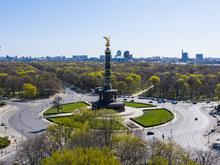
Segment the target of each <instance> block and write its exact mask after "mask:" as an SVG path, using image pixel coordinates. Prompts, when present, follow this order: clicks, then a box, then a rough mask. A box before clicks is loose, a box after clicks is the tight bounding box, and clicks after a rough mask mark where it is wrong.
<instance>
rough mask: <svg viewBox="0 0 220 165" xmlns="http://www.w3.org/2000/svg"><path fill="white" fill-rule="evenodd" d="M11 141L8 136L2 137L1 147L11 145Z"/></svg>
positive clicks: (0, 140)
mask: <svg viewBox="0 0 220 165" xmlns="http://www.w3.org/2000/svg"><path fill="white" fill-rule="evenodd" d="M10 143H11V141H10V140H8V138H7V137H0V149H2V148H5V147H7V146H9V145H10Z"/></svg>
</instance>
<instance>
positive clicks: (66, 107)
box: [43, 102, 88, 115]
mask: <svg viewBox="0 0 220 165" xmlns="http://www.w3.org/2000/svg"><path fill="white" fill-rule="evenodd" d="M87 106H88V104H86V103H85V102H74V103H67V104H63V105H62V109H60V113H71V112H73V111H74V110H76V109H79V108H85V107H87ZM52 114H57V109H56V108H53V107H52V108H49V109H48V110H46V111H45V112H44V114H43V115H52Z"/></svg>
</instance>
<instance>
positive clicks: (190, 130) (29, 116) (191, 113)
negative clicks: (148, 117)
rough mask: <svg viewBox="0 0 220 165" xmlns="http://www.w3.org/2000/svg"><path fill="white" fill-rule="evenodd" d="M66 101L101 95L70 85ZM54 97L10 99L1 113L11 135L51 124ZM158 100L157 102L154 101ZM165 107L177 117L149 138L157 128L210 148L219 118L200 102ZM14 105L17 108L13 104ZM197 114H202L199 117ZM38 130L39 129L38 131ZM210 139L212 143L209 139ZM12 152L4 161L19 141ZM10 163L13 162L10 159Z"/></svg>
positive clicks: (28, 133)
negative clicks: (48, 115) (46, 114)
mask: <svg viewBox="0 0 220 165" xmlns="http://www.w3.org/2000/svg"><path fill="white" fill-rule="evenodd" d="M61 96H62V98H63V100H64V101H63V102H64V103H68V102H73V101H87V102H91V101H94V100H96V99H97V96H92V95H86V94H78V93H75V92H73V91H71V90H68V89H66V91H65V92H64V93H62V94H61ZM52 100H53V98H49V99H41V100H36V101H27V102H18V101H9V102H8V104H9V106H11V107H9V110H8V111H5V113H3V114H4V115H0V117H1V121H4V122H5V123H7V126H8V129H7V131H8V133H10V135H16V137H15V139H16V138H17V139H18V141H22V139H25V138H30V137H31V136H34V135H37V134H38V133H40V132H41V130H44V129H46V128H47V126H48V125H49V123H48V122H45V121H44V120H42V117H41V115H40V114H41V112H42V111H43V110H44V109H47V108H49V107H51V101H52ZM135 100H136V101H140V102H147V100H142V99H135ZM154 104H157V103H156V102H154ZM159 106H161V107H165V108H167V109H169V110H171V111H173V112H174V113H175V114H176V118H175V119H174V120H173V121H172V122H170V123H168V124H165V125H162V126H158V127H154V128H150V129H145V130H144V131H145V134H146V135H145V136H144V138H145V139H146V140H149V139H151V138H152V137H153V136H148V135H147V132H148V131H153V132H154V133H155V134H154V137H157V138H159V139H161V140H163V139H162V135H164V137H165V138H164V140H167V139H168V137H171V138H173V139H174V140H175V141H176V143H177V144H179V145H181V146H182V147H184V148H186V149H189V148H193V149H204V150H206V149H208V148H209V147H210V144H211V142H212V141H214V139H215V138H216V136H218V134H216V135H215V136H213V137H208V136H204V135H205V134H207V133H208V131H210V130H211V129H212V128H214V127H215V125H216V119H214V118H213V117H211V116H210V115H209V114H208V113H209V112H208V111H204V110H202V106H203V104H201V103H199V104H196V105H192V104H189V103H178V104H176V105H173V104H171V103H164V104H159ZM12 107H13V108H12ZM195 117H197V118H198V120H197V121H195ZM0 131H4V128H0ZM37 132H38V133H37ZM219 136H220V135H219ZM208 142H209V143H208ZM8 152H9V153H7V154H5V155H4V156H1V155H0V160H1V161H6V162H12V161H13V160H14V156H15V145H14V148H13V147H11V149H10V150H8ZM9 164H10V163H9Z"/></svg>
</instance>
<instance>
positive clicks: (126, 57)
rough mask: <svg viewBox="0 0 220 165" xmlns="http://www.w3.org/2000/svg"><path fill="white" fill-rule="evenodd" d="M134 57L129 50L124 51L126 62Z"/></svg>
mask: <svg viewBox="0 0 220 165" xmlns="http://www.w3.org/2000/svg"><path fill="white" fill-rule="evenodd" d="M132 57H133V55H132V54H130V52H129V51H128V50H126V51H124V58H125V59H126V60H131V59H132Z"/></svg>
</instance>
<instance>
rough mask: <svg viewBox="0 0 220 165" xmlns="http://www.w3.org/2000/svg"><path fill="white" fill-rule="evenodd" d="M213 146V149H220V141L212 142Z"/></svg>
mask: <svg viewBox="0 0 220 165" xmlns="http://www.w3.org/2000/svg"><path fill="white" fill-rule="evenodd" d="M212 148H213V149H218V150H219V149H220V143H219V142H215V143H213V144H212Z"/></svg>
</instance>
